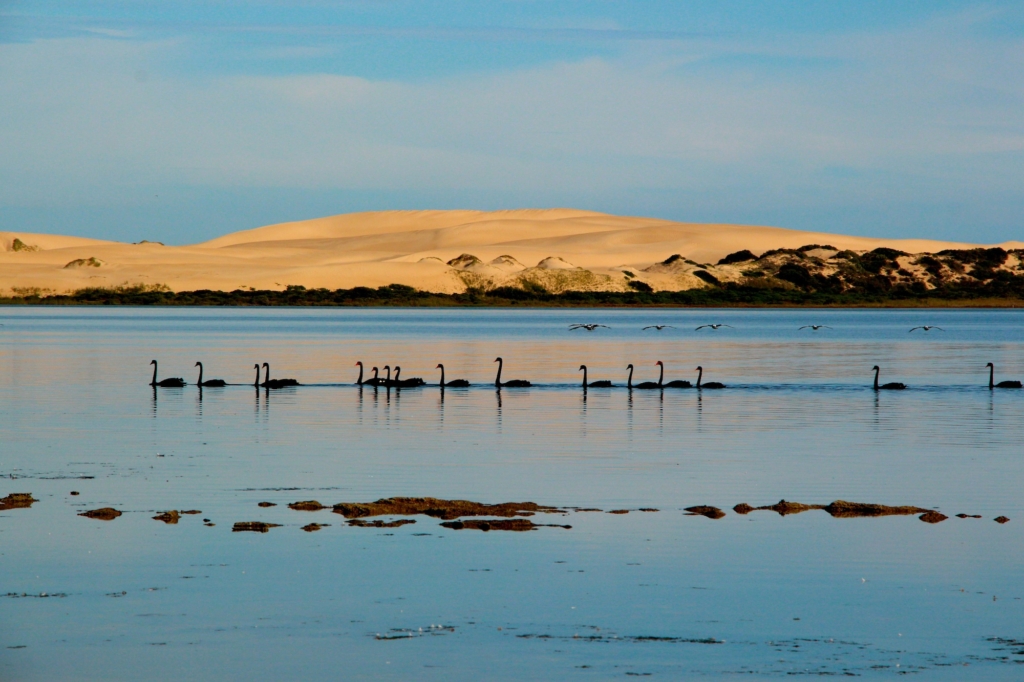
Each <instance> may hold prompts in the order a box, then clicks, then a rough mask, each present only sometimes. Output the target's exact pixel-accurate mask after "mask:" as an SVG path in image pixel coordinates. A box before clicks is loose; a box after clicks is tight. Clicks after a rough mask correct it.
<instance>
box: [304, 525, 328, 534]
mask: <svg viewBox="0 0 1024 682" xmlns="http://www.w3.org/2000/svg"><path fill="white" fill-rule="evenodd" d="M329 525H331V524H329V523H310V524H307V525H305V526H303V527H302V530H304V531H306V532H307V533H315V532H316V531H318V530H320V529H321V528H326V527H327V526H329Z"/></svg>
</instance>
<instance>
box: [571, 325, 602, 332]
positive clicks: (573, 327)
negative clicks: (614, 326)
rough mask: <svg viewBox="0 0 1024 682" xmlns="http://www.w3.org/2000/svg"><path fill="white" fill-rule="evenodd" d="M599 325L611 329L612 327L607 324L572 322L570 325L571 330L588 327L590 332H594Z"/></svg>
mask: <svg viewBox="0 0 1024 682" xmlns="http://www.w3.org/2000/svg"><path fill="white" fill-rule="evenodd" d="M598 327H604V328H605V329H611V327H609V326H608V325H606V324H570V325H569V330H570V331H571V330H573V329H586V330H587V331H588V332H592V331H594V330H595V329H597V328H598Z"/></svg>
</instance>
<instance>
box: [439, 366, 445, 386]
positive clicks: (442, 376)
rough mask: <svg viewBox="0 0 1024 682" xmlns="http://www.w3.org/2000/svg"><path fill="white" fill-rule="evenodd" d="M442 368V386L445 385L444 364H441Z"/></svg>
mask: <svg viewBox="0 0 1024 682" xmlns="http://www.w3.org/2000/svg"><path fill="white" fill-rule="evenodd" d="M439 366H440V368H441V387H442V388H443V387H444V365H439Z"/></svg>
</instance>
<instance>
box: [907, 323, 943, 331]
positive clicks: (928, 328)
mask: <svg viewBox="0 0 1024 682" xmlns="http://www.w3.org/2000/svg"><path fill="white" fill-rule="evenodd" d="M914 329H923V330H925V331H926V332H930V331H931V330H933V329H938V330H939V331H940V332H944V331H946V330H945V329H943V328H942V327H936V326H935V325H934V324H931V325H928V324H922V325H921V326H920V327H914ZM914 329H911V330H910V331H914Z"/></svg>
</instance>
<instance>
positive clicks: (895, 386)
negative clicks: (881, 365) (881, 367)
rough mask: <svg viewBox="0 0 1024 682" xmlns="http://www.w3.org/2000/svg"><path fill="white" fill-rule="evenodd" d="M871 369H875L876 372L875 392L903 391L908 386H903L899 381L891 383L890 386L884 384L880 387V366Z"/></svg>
mask: <svg viewBox="0 0 1024 682" xmlns="http://www.w3.org/2000/svg"><path fill="white" fill-rule="evenodd" d="M871 369H873V370H874V371H875V390H876V391H902V390H903V389H905V388H906V387H907V385H906V384H901V383H900V382H898V381H894V382H892V383H889V384H882V385H881V386H879V385H878V365H875V366H874V367H872V368H871Z"/></svg>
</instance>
